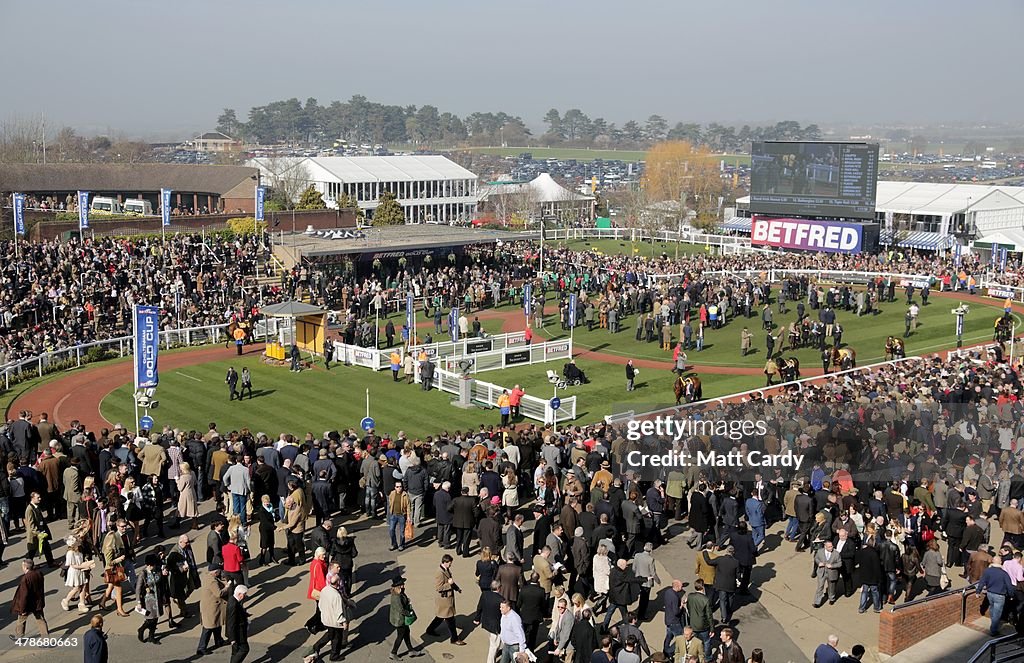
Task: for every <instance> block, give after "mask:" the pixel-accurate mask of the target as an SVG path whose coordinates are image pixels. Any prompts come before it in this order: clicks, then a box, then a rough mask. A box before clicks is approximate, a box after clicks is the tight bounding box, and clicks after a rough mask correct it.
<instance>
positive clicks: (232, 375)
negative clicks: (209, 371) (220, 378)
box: [224, 366, 242, 401]
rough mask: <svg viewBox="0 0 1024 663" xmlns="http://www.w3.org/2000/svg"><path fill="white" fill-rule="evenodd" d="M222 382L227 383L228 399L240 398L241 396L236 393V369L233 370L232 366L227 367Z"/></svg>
mask: <svg viewBox="0 0 1024 663" xmlns="http://www.w3.org/2000/svg"><path fill="white" fill-rule="evenodd" d="M224 383H225V384H227V385H228V391H229V392H230V393H229V396H228V400H229V401H233V400H235V399H236V398H237V399H238V400H242V397H241V396H239V395H238V371H236V370H235V367H234V366H229V367H228V372H227V375H225V376H224Z"/></svg>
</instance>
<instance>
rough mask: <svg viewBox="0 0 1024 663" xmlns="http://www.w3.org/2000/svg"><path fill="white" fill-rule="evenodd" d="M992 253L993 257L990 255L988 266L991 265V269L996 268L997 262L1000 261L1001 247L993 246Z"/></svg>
mask: <svg viewBox="0 0 1024 663" xmlns="http://www.w3.org/2000/svg"><path fill="white" fill-rule="evenodd" d="M990 253H991V254H992V255H990V256H989V257H988V264H989V266H990V267H993V268H994V267H995V266H996V260H998V259H999V245H998V244H993V245H992V250H991V252H990Z"/></svg>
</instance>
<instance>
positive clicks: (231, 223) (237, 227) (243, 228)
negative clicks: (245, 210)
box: [228, 216, 267, 236]
mask: <svg viewBox="0 0 1024 663" xmlns="http://www.w3.org/2000/svg"><path fill="white" fill-rule="evenodd" d="M228 230H229V231H230V232H231V233H232V234H234V235H242V236H245V235H252V234H254V233H264V232H266V230H267V222H266V221H257V220H256V219H254V218H253V217H251V216H241V217H236V218H234V219H228Z"/></svg>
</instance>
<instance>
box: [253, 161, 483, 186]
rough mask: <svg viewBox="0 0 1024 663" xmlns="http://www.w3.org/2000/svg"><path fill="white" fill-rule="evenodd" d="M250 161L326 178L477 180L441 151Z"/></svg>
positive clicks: (351, 180)
mask: <svg viewBox="0 0 1024 663" xmlns="http://www.w3.org/2000/svg"><path fill="white" fill-rule="evenodd" d="M250 165H253V166H256V167H258V168H260V169H262V170H264V171H269V170H270V166H275V167H277V169H278V170H282V166H283V170H289V169H291V168H293V167H295V166H297V165H302V166H304V167H305V168H306V169H307V170H308V171H309V175H310V180H312V181H318V182H325V181H332V182H344V183H348V184H351V183H359V182H427V181H436V180H475V179H476V174H474V173H472V172H470V171H468V170H466V169H465V168H463V167H462V166H460V165H459V164H457V163H455V162H454V161H451V160H449V159H446V158H445V157H442V156H439V155H430V154H424V155H407V156H393V157H284V158H278V159H266V158H259V159H252V160H251V161H250Z"/></svg>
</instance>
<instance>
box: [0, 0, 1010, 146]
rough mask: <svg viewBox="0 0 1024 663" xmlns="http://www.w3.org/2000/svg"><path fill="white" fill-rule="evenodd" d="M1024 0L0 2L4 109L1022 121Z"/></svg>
mask: <svg viewBox="0 0 1024 663" xmlns="http://www.w3.org/2000/svg"><path fill="white" fill-rule="evenodd" d="M1022 19H1024V2H1021V0H993V1H987V0H982V1H979V2H972V3H966V2H954V1H953V0H886V1H884V2H882V1H877V0H858V1H856V2H830V1H823V0H793V1H788V0H772V1H767V2H766V1H764V0H734V1H732V2H726V1H722V0H703V1H701V2H696V1H690V0H662V1H661V2H648V1H645V0H633V1H619V2H608V1H605V0H589V1H587V2H576V1H567V0H547V1H546V2H541V1H537V0H510V1H509V0H506V1H505V2H463V1H455V0H427V1H425V0H418V1H416V0H395V1H390V2H389V1H386V0H376V1H371V2H344V1H342V0H330V1H329V0H291V1H287V0H286V1H282V0H276V1H273V2H269V1H265V0H247V1H246V2H240V1H236V0H160V1H156V0H103V1H102V2H82V1H81V0H0V26H3V29H2V35H3V36H2V42H0V43H2V44H3V52H4V55H3V56H2V60H0V63H2V64H0V71H2V72H3V76H2V77H0V80H2V90H3V91H2V92H0V118H9V117H12V116H18V117H24V116H29V115H38V114H39V113H42V112H45V114H46V117H47V123H48V124H50V123H52V124H61V123H66V124H70V125H72V126H74V127H77V128H78V129H79V130H81V131H84V132H97V131H101V132H102V131H106V130H107V129H108V128H109V129H111V130H115V131H116V130H122V131H124V132H125V133H126V134H129V135H139V134H143V135H146V136H157V135H169V136H177V135H179V134H182V133H188V132H191V131H194V130H202V129H210V128H213V126H214V124H215V120H216V117H217V115H218V114H219V112H220V111H221V109H223V108H225V107H230V108H235V109H236V110H237V111H238V114H239V117H240V118H242V119H244V118H245V116H246V114H247V112H248V109H249V107H251V106H252V105H254V104H255V105H259V104H263V103H266V102H268V101H272V100H276V99H286V98H289V97H293V96H294V97H298V98H299V99H301V100H305V99H306V98H307V97H315V98H317V99H318V100H319V101H320V102H321V103H326V102H329V101H331V100H334V99H341V100H344V99H348V98H349V97H350V96H352V95H353V94H363V95H365V96H367V97H368V98H370V99H371V100H374V101H380V102H385V103H397V104H402V105H406V104H414V105H417V106H419V105H423V104H434V105H436V106H437V107H438V108H440V109H441V110H442V111H445V110H448V111H452V112H455V113H458V114H460V115H464V114H467V113H469V112H472V111H476V110H494V111H497V110H504V111H506V112H510V113H512V114H517V115H520V116H521V117H522V118H523V119H524V120H525V121H526V123H527V124H528V125H530V126H532V127H539V126H541V124H542V122H541V119H542V117H543V114H544V112H545V111H546V110H547V109H548V108H551V107H556V108H559V109H560V110H563V111H564V110H565V109H567V108H572V107H578V108H580V109H582V110H583V111H584V112H585V113H587V114H588V115H590V116H591V117H598V116H601V117H604V118H606V119H607V120H609V121H614V122H618V123H620V124H621V123H622V122H624V121H625V120H628V119H631V118H635V119H638V120H642V119H645V118H646V117H647V116H649V115H651V114H652V113H658V114H660V115H662V116H664V117H665V118H666V119H667V120H669V122H670V123H674V122H676V121H696V122H708V121H719V122H723V123H732V122H735V121H749V122H758V121H776V120H782V119H796V120H800V121H803V122H811V121H814V122H819V123H823V124H827V123H829V122H833V121H847V122H854V123H866V122H873V121H885V122H902V123H910V124H913V123H925V122H929V123H932V122H960V121H964V122H981V121H989V122H1002V121H1015V120H1016V121H1020V120H1021V119H1022V118H1024V114H1022V112H1021V108H1022V107H1024V85H1021V84H1020V80H1021V78H1020V77H1021V71H1020V58H1019V36H1020V26H1021V25H1022Z"/></svg>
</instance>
